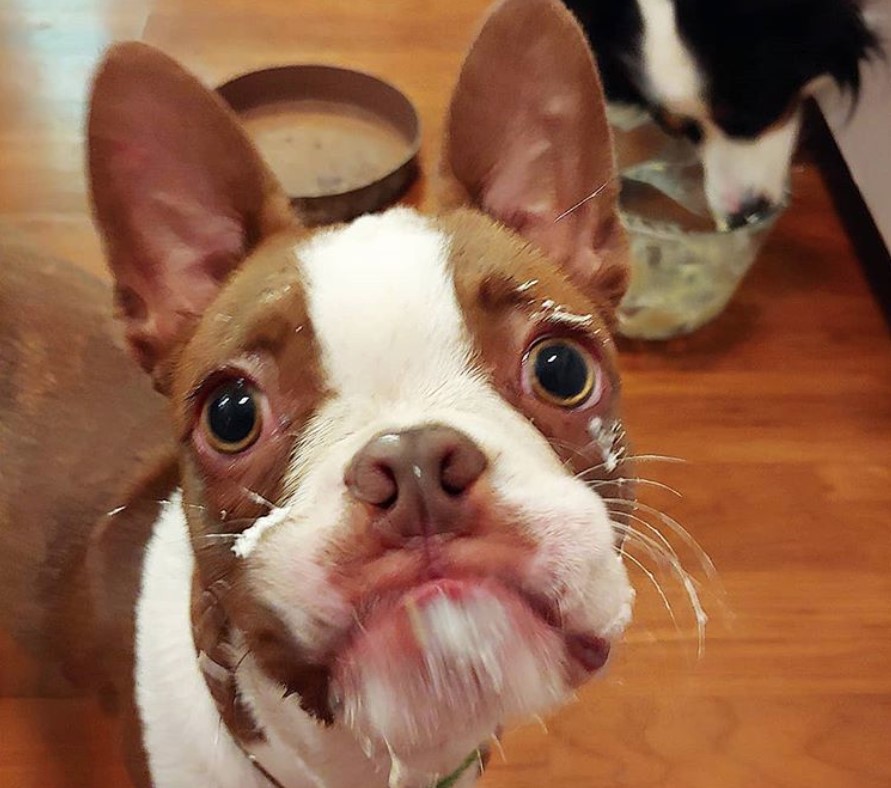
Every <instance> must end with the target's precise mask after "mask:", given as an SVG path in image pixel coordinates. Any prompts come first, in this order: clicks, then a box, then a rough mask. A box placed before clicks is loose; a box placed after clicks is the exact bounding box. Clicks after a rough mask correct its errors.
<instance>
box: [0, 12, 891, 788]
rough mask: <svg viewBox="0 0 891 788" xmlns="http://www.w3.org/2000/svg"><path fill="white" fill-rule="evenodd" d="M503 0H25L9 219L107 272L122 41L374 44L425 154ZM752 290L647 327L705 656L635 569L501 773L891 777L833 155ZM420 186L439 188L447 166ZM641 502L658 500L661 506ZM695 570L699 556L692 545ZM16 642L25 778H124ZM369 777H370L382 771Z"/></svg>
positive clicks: (19, 786)
mask: <svg viewBox="0 0 891 788" xmlns="http://www.w3.org/2000/svg"><path fill="white" fill-rule="evenodd" d="M483 7H484V2H483V0H449V1H448V2H431V0H375V2H357V0H154V2H147V0H3V2H2V3H0V233H13V232H15V233H19V234H21V235H24V236H25V237H26V238H28V239H30V240H31V241H32V242H33V243H34V244H35V245H37V246H38V247H39V248H42V249H44V250H48V251H51V252H57V253H59V254H64V255H66V256H67V257H69V258H70V259H71V260H73V261H74V262H76V263H77V264H80V265H83V266H85V267H87V268H90V269H92V270H96V271H101V261H100V257H99V252H98V244H97V242H96V239H95V236H94V234H93V232H92V229H91V228H90V224H89V220H88V218H87V214H86V201H85V194H84V184H83V178H82V174H81V124H82V115H83V100H84V95H85V89H86V85H87V80H88V75H89V72H90V69H91V66H92V65H93V64H94V62H95V61H96V58H97V56H98V54H99V52H100V50H101V49H102V48H103V47H104V46H105V45H106V44H107V43H108V42H109V41H111V40H114V39H119V38H143V39H145V40H147V41H149V42H152V43H154V44H157V45H159V46H161V47H163V48H164V49H166V50H167V51H169V52H170V53H172V54H173V55H175V56H176V57H178V58H180V59H181V60H182V61H184V62H185V63H186V64H187V65H188V66H189V67H191V68H192V69H193V70H195V71H196V72H197V73H198V74H199V75H200V76H201V77H202V78H204V79H205V80H207V81H209V82H219V81H221V80H223V79H224V78H226V77H228V76H230V75H232V74H234V73H236V72H238V71H241V70H244V69H248V68H251V67H258V66H265V65H269V64H274V63H282V62H292V61H324V62H335V63H339V64H344V65H351V66H358V67H360V68H363V69H366V70H370V71H372V72H376V73H378V74H380V75H382V76H384V77H386V78H389V79H391V80H393V81H394V82H395V83H396V84H398V85H399V86H400V87H402V88H403V89H404V90H405V91H407V92H408V93H409V94H410V95H411V97H412V98H413V99H414V100H415V101H416V102H417V104H418V105H419V107H420V110H421V113H422V116H423V119H424V123H425V140H424V144H425V148H424V163H425V165H427V166H428V167H429V166H430V165H431V164H432V163H433V162H434V161H435V160H436V159H435V157H436V151H437V141H438V137H439V130H440V127H441V117H442V113H443V110H444V106H445V103H446V100H447V96H448V92H449V90H450V87H451V84H452V81H453V79H454V77H455V74H456V69H457V66H458V63H459V60H460V56H461V52H462V50H463V48H464V46H465V45H466V43H467V42H468V40H469V36H470V34H471V31H472V29H473V27H474V25H475V23H476V20H477V18H478V15H479V13H480V11H481V10H482V8H483ZM794 188H795V200H794V203H793V205H792V207H791V209H790V210H789V211H788V213H787V214H786V216H785V217H784V218H783V219H782V221H781V222H780V224H779V226H778V227H777V229H776V231H775V233H774V235H773V237H772V239H771V240H770V242H769V245H768V247H767V249H766V251H765V253H764V255H763V257H762V259H761V260H760V261H759V262H758V264H757V265H756V267H755V269H754V270H753V271H752V273H751V275H750V277H749V278H748V280H747V281H746V282H745V284H744V286H743V288H742V290H741V292H740V293H739V294H738V297H737V298H736V300H735V301H734V303H733V304H732V306H731V307H730V308H729V309H728V311H727V312H726V314H724V315H723V316H722V317H721V318H720V319H718V320H717V321H716V322H715V323H714V324H713V325H711V326H709V327H708V328H706V329H704V330H702V331H701V332H700V333H698V334H697V335H695V336H694V337H692V338H690V339H687V340H684V341H678V342H674V343H670V344H662V345H639V346H637V345H629V346H626V347H625V348H624V349H623V355H624V370H625V380H626V391H627V416H628V425H629V429H630V430H631V433H632V436H633V438H634V440H635V442H636V446H637V449H638V451H639V452H640V453H644V454H650V453H653V454H661V455H669V456H674V457H680V458H684V459H685V460H686V461H687V462H686V464H683V465H678V464H667V463H660V462H653V463H650V464H646V465H644V466H642V473H643V474H644V475H645V476H646V477H647V478H649V479H653V480H658V481H661V482H664V483H666V484H669V485H671V486H673V487H676V488H677V489H679V490H680V491H681V492H682V493H683V498H682V499H676V498H674V496H672V495H671V494H669V493H667V492H664V491H660V490H659V489H658V488H655V487H653V488H651V489H649V490H647V491H646V498H645V500H646V501H648V502H649V503H650V504H651V505H652V506H654V507H657V508H658V509H660V510H661V509H664V510H665V511H666V512H668V513H669V514H670V515H671V516H672V517H674V518H677V519H678V520H680V521H681V522H683V523H684V524H685V525H686V527H687V528H688V529H689V530H690V531H691V532H692V533H693V534H694V535H695V537H696V539H697V540H698V541H699V542H700V543H701V544H702V545H703V547H704V548H705V549H706V550H707V551H708V553H709V554H710V555H711V556H712V558H713V559H714V562H715V564H716V565H717V567H718V571H719V576H720V580H721V582H722V583H723V587H724V589H725V594H724V596H723V597H722V596H721V595H720V594H719V593H718V588H717V584H715V583H709V582H708V581H707V580H706V579H705V578H704V575H703V573H702V572H699V573H698V574H699V577H700V579H701V580H702V581H703V588H702V593H703V597H704V602H705V604H706V605H707V607H708V608H709V612H710V613H711V616H712V621H711V623H710V625H709V627H708V631H707V637H706V641H705V649H704V654H703V656H702V658H701V659H699V658H698V657H697V643H696V636H695V628H694V626H693V622H694V618H693V616H692V613H691V609H690V606H689V604H687V603H686V602H685V599H684V594H683V593H682V589H681V588H680V586H679V584H678V583H677V582H675V581H672V579H671V577H670V575H669V574H667V573H665V572H662V573H657V574H656V575H655V576H654V577H655V579H656V580H657V581H658V582H660V583H662V584H664V586H665V589H666V596H667V598H668V600H669V602H670V603H671V605H672V607H673V608H674V611H675V616H676V619H677V626H675V625H674V624H673V623H672V621H671V618H670V617H669V615H668V613H667V612H666V610H665V608H664V606H663V605H662V601H661V599H660V597H659V595H658V594H657V593H656V592H655V590H654V588H653V585H652V583H651V582H650V580H649V579H648V578H647V577H646V576H645V575H644V574H643V573H642V572H639V571H638V572H635V576H636V583H637V585H638V586H639V588H640V599H641V601H640V607H639V611H638V618H637V622H636V623H635V625H634V626H633V628H632V630H631V632H630V634H629V636H628V642H627V646H626V647H625V648H624V649H623V650H622V652H621V653H620V654H619V655H618V658H617V659H616V660H615V661H614V663H613V666H612V670H611V671H610V673H609V675H608V676H606V677H605V678H604V679H603V680H601V681H600V682H598V683H597V684H596V685H593V686H590V687H589V688H587V689H586V690H585V691H584V692H583V693H582V695H581V698H580V700H579V702H578V703H577V704H575V705H573V706H572V707H570V708H567V709H566V710H564V712H563V713H562V714H560V715H559V716H558V717H557V718H556V719H553V720H549V721H548V723H547V727H548V729H549V731H548V733H546V732H545V731H544V730H543V729H542V727H540V726H531V727H529V728H526V729H523V730H520V731H517V732H514V733H512V734H511V735H509V736H508V737H507V739H506V742H505V748H504V749H505V752H504V759H501V758H499V757H498V756H497V755H496V757H495V758H494V760H493V766H492V768H491V770H490V772H489V774H488V775H487V777H486V778H485V780H484V785H486V786H489V788H507V786H511V788H541V786H552V787H553V788H569V787H570V786H573V787H577V788H581V787H582V786H598V787H601V788H605V787H608V786H673V787H677V788H737V787H739V788H756V787H757V788H762V787H767V786H783V787H784V788H793V787H797V786H801V787H802V788H805V787H807V788H835V787H836V786H837V787H838V788H879V787H880V786H884V787H886V788H887V786H891V465H889V463H891V342H889V336H888V332H887V330H886V328H885V326H884V325H883V323H882V320H881V318H880V314H879V311H878V309H877V307H876V304H875V303H874V302H873V300H872V299H871V296H870V294H869V292H868V290H867V288H866V286H865V284H864V278H863V276H862V274H861V272H860V270H859V268H858V264H857V262H856V260H855V259H854V257H853V254H852V250H851V245H850V243H849V242H848V240H847V239H846V238H845V236H844V234H843V232H842V230H841V227H840V225H839V222H838V220H837V218H836V216H835V215H834V214H833V212H832V209H831V207H830V203H829V200H828V197H827V194H826V191H825V188H824V186H823V184H822V182H821V180H820V177H819V176H818V174H817V173H816V172H815V171H813V170H811V169H808V168H807V167H803V168H801V169H798V170H797V171H796V172H795V177H794ZM415 197H416V198H417V199H418V200H420V201H421V202H426V201H427V198H426V193H425V190H424V184H423V183H422V184H421V186H420V187H419V189H418V190H417V191H416V192H415ZM642 515H643V516H644V517H646V518H647V519H650V520H651V521H653V522H654V523H656V524H658V516H657V515H655V514H654V513H653V512H650V511H644V512H642ZM682 557H683V559H684V561H685V563H687V564H688V566H689V567H690V569H691V570H693V569H695V566H696V556H695V555H694V554H693V553H692V551H690V550H683V551H682ZM54 694H55V693H54V692H53V691H52V687H50V686H48V685H46V683H45V682H43V681H41V680H40V678H39V676H38V675H37V673H36V672H35V670H34V668H33V666H31V665H29V664H28V663H27V661H26V660H25V659H24V658H23V657H22V656H21V654H19V653H18V652H17V651H16V649H15V647H14V646H13V645H12V644H10V643H8V642H6V641H2V640H0V785H2V786H6V787H8V788H26V787H28V788H30V787H32V786H33V787H34V788H37V786H40V788H55V787H56V786H118V785H125V781H124V777H123V776H122V771H121V769H120V766H119V763H118V760H117V755H116V750H115V745H114V744H113V739H112V734H113V730H114V729H113V725H112V723H110V722H109V721H108V720H106V719H105V718H104V717H103V715H102V714H101V713H99V712H98V710H97V709H96V708H95V707H94V706H93V704H92V703H90V702H88V701H83V700H79V699H70V698H59V697H53V695H54ZM357 788H359V787H357Z"/></svg>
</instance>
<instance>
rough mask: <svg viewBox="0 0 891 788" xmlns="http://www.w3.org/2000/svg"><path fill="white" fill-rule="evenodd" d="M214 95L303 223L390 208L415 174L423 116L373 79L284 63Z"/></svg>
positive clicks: (254, 73)
mask: <svg viewBox="0 0 891 788" xmlns="http://www.w3.org/2000/svg"><path fill="white" fill-rule="evenodd" d="M217 92H218V93H219V95H220V96H221V97H222V98H223V99H224V100H225V101H226V102H227V103H228V104H229V106H230V107H232V109H233V110H235V112H236V113H237V114H238V115H239V116H240V118H241V121H242V124H243V125H244V127H245V128H246V130H247V132H248V134H249V135H250V136H251V137H252V139H253V140H254V142H255V144H256V145H257V147H258V148H259V149H260V152H261V153H262V154H263V157H264V159H265V160H266V161H267V163H268V164H269V165H270V167H271V168H272V170H273V172H274V173H275V174H276V176H277V177H278V178H279V180H280V181H281V183H282V185H283V186H284V188H285V190H286V191H287V192H288V194H289V196H290V197H291V203H292V204H293V206H294V208H295V210H296V211H297V213H298V214H299V216H300V218H301V219H302V220H303V221H304V222H305V223H306V224H327V223H331V222H341V221H347V220H349V219H353V218H355V217H356V216H359V215H361V214H364V213H371V212H374V211H378V210H381V209H383V208H386V207H387V206H389V205H391V204H392V203H394V202H395V201H396V200H398V199H399V197H400V196H401V195H402V194H403V193H404V192H405V191H406V189H408V187H409V186H410V185H411V183H412V182H413V181H414V179H415V178H416V177H417V171H418V169H417V155H418V150H419V148H420V143H421V124H420V120H419V118H418V113H417V111H416V110H415V107H414V105H413V104H412V103H411V101H409V99H408V98H407V97H406V96H405V95H404V94H403V93H401V92H400V91H399V90H397V89H396V88H395V87H394V86H392V85H390V84H389V83H387V82H384V81H383V80H380V79H378V78H377V77H374V76H371V75H370V74H365V73H362V72H359V71H353V70H351V69H346V68H337V67H333V66H322V65H290V66H279V67H275V68H267V69H262V70H260V71H252V72H249V73H247V74H243V75H242V76H239V77H236V78H235V79H232V80H230V81H229V82H226V83H225V84H224V85H222V86H220V87H219V88H218V89H217Z"/></svg>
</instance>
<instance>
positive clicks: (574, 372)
mask: <svg viewBox="0 0 891 788" xmlns="http://www.w3.org/2000/svg"><path fill="white" fill-rule="evenodd" d="M527 363H528V370H529V371H528V375H529V381H530V383H531V385H532V390H533V392H534V393H535V395H536V396H537V397H538V398H539V399H542V400H544V401H545V402H549V403H551V404H553V405H558V406H559V407H561V408H575V407H578V406H579V405H581V404H582V403H584V402H586V401H587V400H588V399H589V398H590V397H591V395H592V393H593V392H594V391H595V389H596V388H597V386H598V384H599V381H598V376H599V374H600V367H599V365H598V364H597V363H596V362H595V361H594V359H593V358H591V354H590V353H588V352H587V351H586V350H585V349H584V348H583V347H581V346H580V345H579V344H578V343H577V342H574V341H572V340H570V339H544V340H542V341H541V342H539V343H538V344H536V345H534V346H533V347H532V349H531V350H530V351H529V356H528V360H527Z"/></svg>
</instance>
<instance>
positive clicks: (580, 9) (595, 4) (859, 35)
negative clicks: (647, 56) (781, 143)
mask: <svg viewBox="0 0 891 788" xmlns="http://www.w3.org/2000/svg"><path fill="white" fill-rule="evenodd" d="M672 1H673V2H674V4H675V12H676V19H677V25H678V30H679V32H680V35H681V38H682V39H683V40H684V42H685V43H686V44H687V46H688V47H689V49H690V50H691V52H692V53H693V56H694V58H695V59H696V61H697V63H698V65H699V67H700V68H701V70H702V73H703V74H704V75H705V79H706V81H707V91H708V95H707V99H708V103H709V108H710V114H711V116H712V119H713V120H714V121H715V122H716V123H717V124H718V125H719V126H720V127H721V128H722V129H723V130H724V132H725V133H726V134H727V135H729V136H731V137H737V138H743V139H751V138H755V137H757V136H758V135H759V134H761V132H763V131H764V130H765V129H766V128H768V127H769V126H771V125H773V124H774V123H776V122H777V121H778V120H779V119H781V118H782V117H783V116H784V114H785V113H787V112H788V111H790V110H791V109H792V108H793V107H794V106H795V103H796V101H797V99H798V97H799V95H800V93H801V90H802V88H804V86H805V85H807V84H808V83H809V82H810V81H811V80H813V79H815V78H816V77H819V76H823V75H828V76H830V77H832V78H833V79H834V80H835V81H836V83H838V85H839V86H840V87H842V88H844V89H847V90H849V91H850V92H851V94H852V95H853V96H854V97H855V98H856V96H857V94H858V91H859V88H860V63H861V61H863V60H865V59H868V58H870V57H872V56H874V55H876V54H878V53H879V51H880V47H879V42H878V40H877V38H876V36H875V34H874V33H873V32H872V31H871V30H870V29H869V28H868V27H867V25H866V23H865V22H864V19H863V15H862V11H861V9H860V7H859V6H858V5H857V4H856V2H855V0H672ZM566 4H567V6H568V7H569V8H570V10H571V11H573V12H574V13H575V15H576V16H577V17H578V19H579V21H580V22H581V24H582V26H583V27H584V29H585V31H586V32H587V34H588V37H589V39H590V41H591V44H592V46H593V48H594V51H595V53H596V56H597V60H598V64H599V66H600V69H601V73H602V76H603V81H604V87H605V89H606V92H607V96H608V97H609V99H610V100H611V101H616V102H626V103H634V104H640V105H642V106H648V102H647V100H646V98H645V97H644V95H643V93H642V91H641V89H640V87H641V86H640V85H639V81H638V73H639V69H638V67H637V61H638V52H639V41H640V35H641V27H642V21H641V16H640V12H639V10H638V6H637V2H636V0H566ZM649 108H650V109H651V110H658V108H656V107H649Z"/></svg>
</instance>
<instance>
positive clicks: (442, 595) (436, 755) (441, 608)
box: [331, 580, 608, 774]
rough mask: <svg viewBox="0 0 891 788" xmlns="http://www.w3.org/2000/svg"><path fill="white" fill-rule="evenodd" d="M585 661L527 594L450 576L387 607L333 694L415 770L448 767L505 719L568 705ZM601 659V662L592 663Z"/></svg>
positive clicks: (599, 648)
mask: <svg viewBox="0 0 891 788" xmlns="http://www.w3.org/2000/svg"><path fill="white" fill-rule="evenodd" d="M591 641H593V642H594V643H595V645H594V646H593V647H592V651H593V652H596V656H593V657H592V656H591V653H590V652H589V653H588V661H587V664H585V663H586V660H585V657H584V656H580V655H579V653H577V650H576V653H575V654H573V648H572V646H571V645H570V646H568V641H567V637H566V636H565V635H564V634H563V633H561V632H560V631H559V630H558V629H556V628H555V627H553V626H551V625H550V624H549V623H548V622H547V621H546V620H545V619H544V618H543V617H542V616H541V615H539V614H538V613H537V612H535V610H533V607H532V606H531V605H529V604H527V602H526V601H525V600H524V599H522V598H521V597H520V596H519V595H517V594H515V593H513V592H512V591H509V590H508V589H506V588H505V587H503V586H501V585H498V584H495V583H492V582H487V581H455V580H448V581H444V580H440V581H435V582H430V583H427V584H424V585H422V586H420V587H417V588H415V589H412V590H411V591H409V592H407V593H405V594H404V595H402V596H401V597H399V598H398V599H396V600H395V601H394V602H393V603H392V604H389V605H387V606H385V607H384V608H383V609H381V608H379V609H377V610H376V611H375V612H374V614H373V615H371V616H370V617H369V619H368V620H367V621H365V622H364V623H363V626H362V627H361V629H360V630H359V631H358V633H357V635H356V637H355V638H354V639H353V640H352V642H351V643H350V645H349V646H348V647H347V648H346V649H345V650H344V651H343V652H342V653H341V655H340V656H339V658H338V660H337V666H336V669H335V672H334V676H333V684H332V688H331V689H332V697H333V699H334V701H335V705H336V707H337V708H338V710H339V711H338V713H339V714H340V715H342V721H343V722H344V723H345V724H346V725H347V726H348V727H349V728H351V729H352V730H353V731H354V732H355V734H356V735H357V736H358V737H359V739H360V740H361V741H362V742H363V743H365V744H366V745H367V746H369V747H372V748H376V747H378V746H384V747H386V748H387V749H389V751H390V752H391V754H393V755H394V756H395V757H396V758H397V759H398V761H399V762H400V763H401V764H402V765H404V766H405V767H406V768H409V769H411V770H422V771H426V772H432V773H439V774H443V773H448V772H449V771H450V770H452V769H454V768H455V765H456V763H459V762H461V761H462V760H463V759H464V758H466V757H467V754H468V753H469V752H472V751H473V750H474V749H475V748H476V747H478V746H479V745H480V744H481V743H483V742H485V741H487V740H488V739H489V738H490V737H491V736H492V734H493V733H494V732H495V731H496V730H497V729H498V727H499V726H501V725H502V724H504V723H506V722H508V721H510V720H512V719H517V718H525V717H529V716H531V715H537V714H543V713H546V712H547V711H549V710H550V709H552V708H554V707H555V706H557V705H559V704H560V703H562V702H563V701H564V700H565V699H566V697H567V695H568V693H569V692H570V690H571V687H572V686H573V685H574V684H576V683H578V679H579V673H583V674H585V675H590V672H592V670H593V669H596V668H597V667H599V666H600V665H602V663H603V661H605V659H606V652H607V651H608V646H607V645H606V644H605V643H604V642H603V641H599V640H598V639H596V638H595V639H591ZM592 661H593V663H596V664H592Z"/></svg>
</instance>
